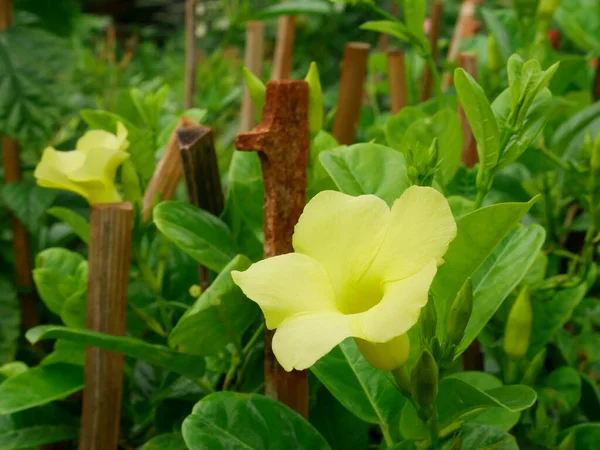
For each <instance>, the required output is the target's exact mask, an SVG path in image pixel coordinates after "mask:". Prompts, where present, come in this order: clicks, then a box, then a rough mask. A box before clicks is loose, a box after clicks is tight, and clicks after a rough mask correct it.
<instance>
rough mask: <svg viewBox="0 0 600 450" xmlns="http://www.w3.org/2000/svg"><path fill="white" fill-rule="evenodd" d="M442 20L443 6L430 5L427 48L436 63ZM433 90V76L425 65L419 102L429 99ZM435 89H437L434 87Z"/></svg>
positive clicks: (438, 4)
mask: <svg viewBox="0 0 600 450" xmlns="http://www.w3.org/2000/svg"><path fill="white" fill-rule="evenodd" d="M443 18H444V4H443V3H442V2H439V1H436V2H433V3H432V4H431V27H430V29H429V46H430V47H431V57H432V58H433V61H434V62H435V61H437V57H438V40H439V38H440V33H441V32H442V21H443ZM432 89H433V75H432V74H431V71H430V70H429V67H428V66H427V65H426V66H425V68H424V70H423V84H422V88H421V101H425V100H429V99H430V98H431V91H432ZM436 89H437V87H436Z"/></svg>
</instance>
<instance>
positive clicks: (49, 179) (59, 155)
mask: <svg viewBox="0 0 600 450" xmlns="http://www.w3.org/2000/svg"><path fill="white" fill-rule="evenodd" d="M84 159H85V156H84V155H82V154H81V153H80V152H77V151H70V152H61V151H58V150H56V149H54V148H52V147H47V148H46V149H44V151H43V153H42V159H41V160H40V162H39V163H38V165H37V167H36V168H35V172H34V174H33V175H34V177H35V178H36V179H37V183H38V184H39V185H40V186H42V187H48V188H55V189H63V190H67V191H71V192H75V193H76V194H79V195H81V196H83V197H85V198H88V194H87V192H86V190H85V189H84V188H83V187H81V186H80V185H78V184H77V183H74V182H73V181H71V180H69V178H68V174H69V173H70V172H71V171H74V170H77V169H78V168H79V167H80V166H81V164H83V161H84Z"/></svg>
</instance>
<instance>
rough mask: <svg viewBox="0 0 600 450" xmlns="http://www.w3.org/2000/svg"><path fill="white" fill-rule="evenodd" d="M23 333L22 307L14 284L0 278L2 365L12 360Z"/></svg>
mask: <svg viewBox="0 0 600 450" xmlns="http://www.w3.org/2000/svg"><path fill="white" fill-rule="evenodd" d="M20 335H21V308H20V307H19V299H18V297H17V293H16V291H15V289H14V288H13V286H12V285H11V284H10V283H9V282H8V281H7V280H5V279H3V278H0V365H2V364H4V363H7V362H9V361H12V360H13V358H14V357H15V353H16V351H17V340H18V339H19V336H20Z"/></svg>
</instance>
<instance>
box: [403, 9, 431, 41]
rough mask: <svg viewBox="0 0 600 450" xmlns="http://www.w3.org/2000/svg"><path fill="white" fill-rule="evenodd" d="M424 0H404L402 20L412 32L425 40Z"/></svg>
mask: <svg viewBox="0 0 600 450" xmlns="http://www.w3.org/2000/svg"><path fill="white" fill-rule="evenodd" d="M425 6H426V5H425V0H404V21H405V22H406V26H407V27H408V29H409V30H410V32H411V33H412V34H414V35H415V36H417V37H419V39H421V40H422V41H424V40H425V29H424V23H425Z"/></svg>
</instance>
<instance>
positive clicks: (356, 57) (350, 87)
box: [332, 42, 371, 145]
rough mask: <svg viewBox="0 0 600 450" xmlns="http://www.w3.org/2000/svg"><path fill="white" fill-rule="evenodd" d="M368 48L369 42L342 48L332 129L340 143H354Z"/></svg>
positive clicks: (369, 47)
mask: <svg viewBox="0 0 600 450" xmlns="http://www.w3.org/2000/svg"><path fill="white" fill-rule="evenodd" d="M370 49H371V46H370V45H369V44H365V43H362V42H350V43H348V44H346V47H345V48H344V59H343V61H342V74H341V76H340V92H339V96H338V101H337V109H336V113H335V121H334V123H333V130H332V132H333V136H334V137H335V138H336V139H337V141H338V142H339V143H340V144H342V145H351V144H354V140H355V139H356V124H357V122H358V116H359V114H360V106H361V104H362V96H363V88H364V84H365V77H366V76H367V60H368V58H369V50H370Z"/></svg>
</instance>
